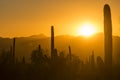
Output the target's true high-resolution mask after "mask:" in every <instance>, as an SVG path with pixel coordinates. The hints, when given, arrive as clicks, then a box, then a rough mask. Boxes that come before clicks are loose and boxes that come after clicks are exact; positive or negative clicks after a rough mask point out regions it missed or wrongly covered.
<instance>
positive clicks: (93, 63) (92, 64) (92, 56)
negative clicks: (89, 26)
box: [91, 51, 95, 68]
mask: <svg viewBox="0 0 120 80" xmlns="http://www.w3.org/2000/svg"><path fill="white" fill-rule="evenodd" d="M94 66H95V58H94V51H92V55H91V67H92V68H94Z"/></svg>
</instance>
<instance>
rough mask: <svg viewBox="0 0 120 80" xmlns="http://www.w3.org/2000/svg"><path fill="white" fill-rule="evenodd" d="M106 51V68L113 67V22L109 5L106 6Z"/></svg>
mask: <svg viewBox="0 0 120 80" xmlns="http://www.w3.org/2000/svg"><path fill="white" fill-rule="evenodd" d="M104 49H105V56H104V59H105V66H106V67H107V68H110V67H112V21H111V10H110V6H109V5H108V4H105V6H104Z"/></svg>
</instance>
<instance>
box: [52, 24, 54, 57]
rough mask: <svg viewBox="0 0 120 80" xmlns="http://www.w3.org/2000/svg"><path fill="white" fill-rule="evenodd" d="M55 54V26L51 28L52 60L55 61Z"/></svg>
mask: <svg viewBox="0 0 120 80" xmlns="http://www.w3.org/2000/svg"><path fill="white" fill-rule="evenodd" d="M53 54H54V26H51V59H53V56H54V55H53Z"/></svg>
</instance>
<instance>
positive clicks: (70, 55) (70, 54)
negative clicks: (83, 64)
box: [68, 46, 72, 63]
mask: <svg viewBox="0 0 120 80" xmlns="http://www.w3.org/2000/svg"><path fill="white" fill-rule="evenodd" d="M68 48H69V57H70V63H71V61H72V53H71V47H70V46H69V47H68Z"/></svg>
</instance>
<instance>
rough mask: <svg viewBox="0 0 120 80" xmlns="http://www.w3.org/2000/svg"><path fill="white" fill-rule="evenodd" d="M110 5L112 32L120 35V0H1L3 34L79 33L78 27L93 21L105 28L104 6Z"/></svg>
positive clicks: (99, 29) (0, 16)
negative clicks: (52, 29)
mask: <svg viewBox="0 0 120 80" xmlns="http://www.w3.org/2000/svg"><path fill="white" fill-rule="evenodd" d="M105 3H108V4H110V7H111V12H112V21H113V34H114V35H120V0H0V36H2V37H14V36H29V35H33V34H41V33H44V34H45V35H48V36H49V35H50V26H51V25H54V26H55V34H56V35H62V34H70V35H77V33H76V31H77V29H78V27H81V25H82V24H83V23H86V22H90V23H92V24H94V25H95V27H96V28H97V31H98V32H102V31H103V7H104V4H105Z"/></svg>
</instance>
